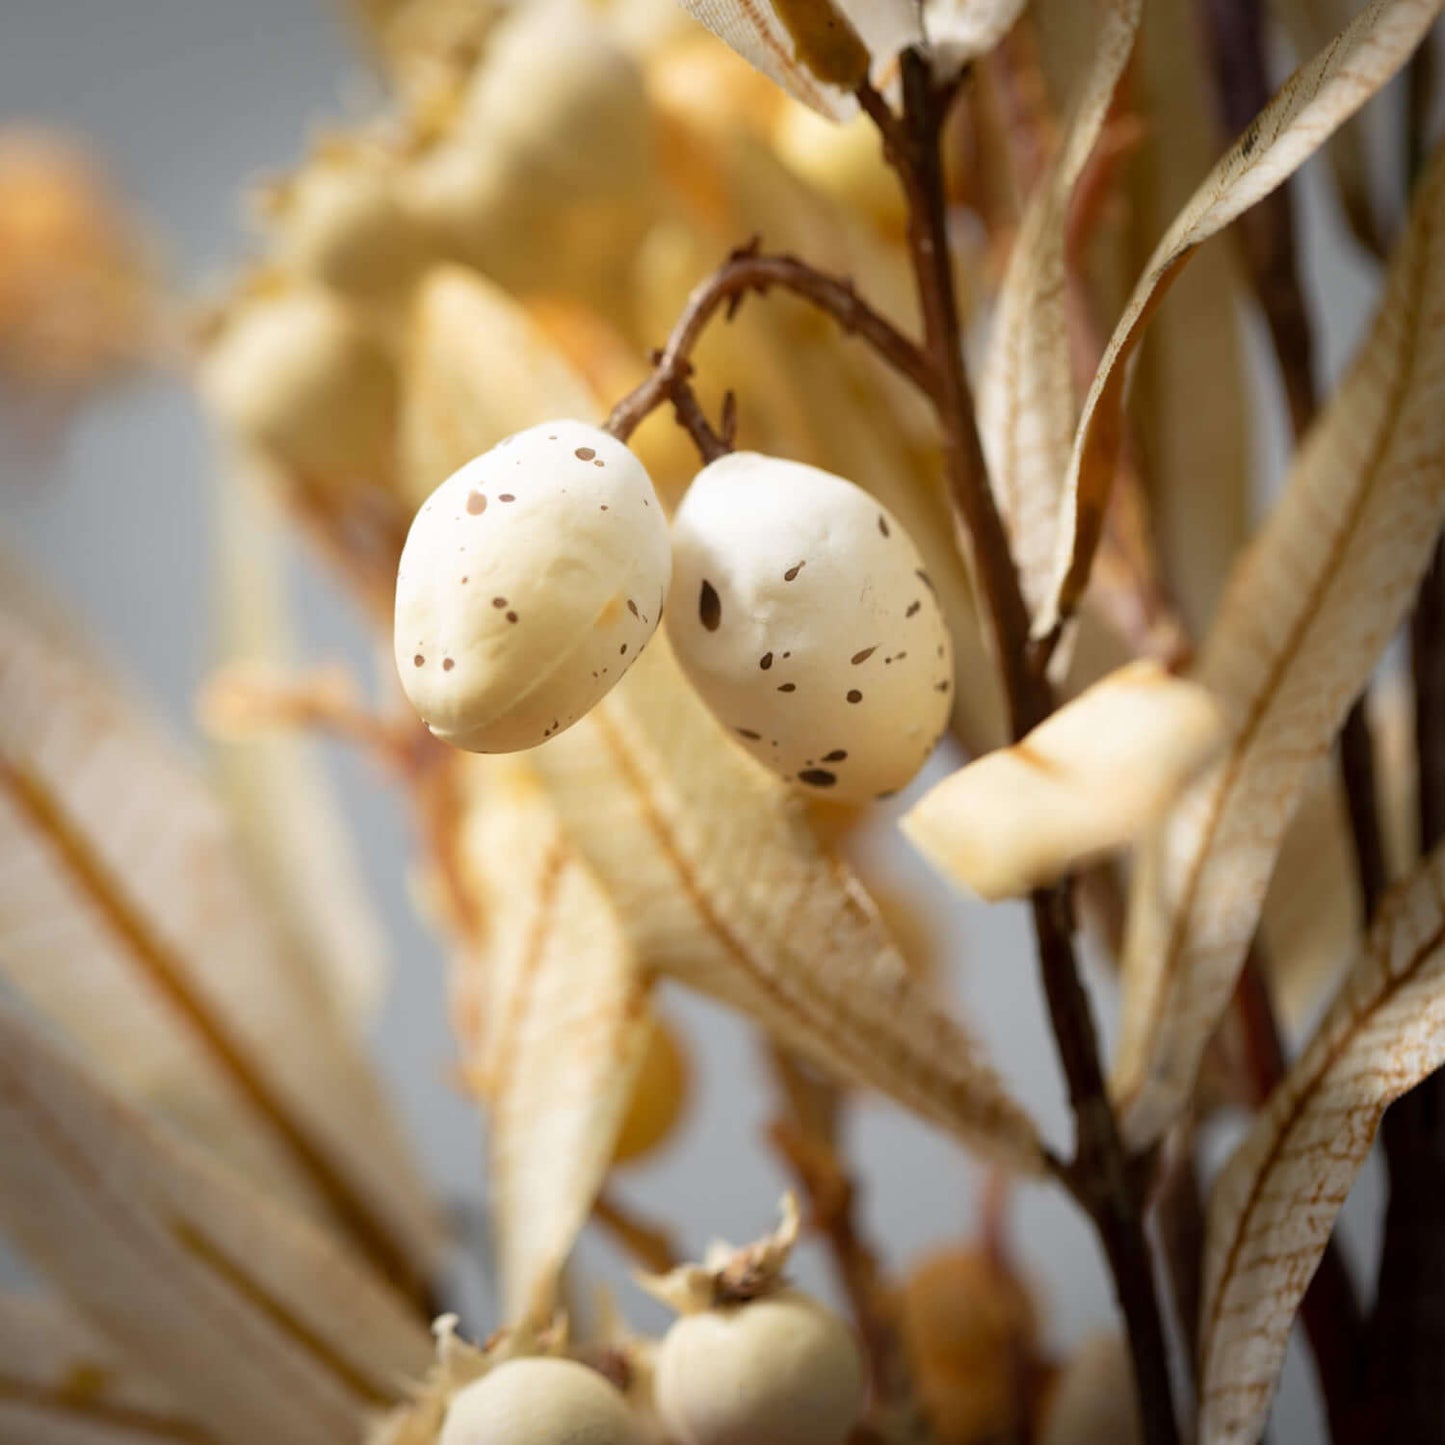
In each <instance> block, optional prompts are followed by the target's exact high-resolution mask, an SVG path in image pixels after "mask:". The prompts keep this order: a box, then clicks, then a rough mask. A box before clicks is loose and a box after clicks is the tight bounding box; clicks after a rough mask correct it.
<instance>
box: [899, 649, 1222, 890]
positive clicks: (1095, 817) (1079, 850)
mask: <svg viewBox="0 0 1445 1445" xmlns="http://www.w3.org/2000/svg"><path fill="white" fill-rule="evenodd" d="M1223 741H1224V719H1223V716H1222V714H1221V712H1220V710H1219V707H1218V706H1217V704H1216V703H1215V702H1214V700H1213V698H1211V697H1210V695H1209V693H1208V692H1207V691H1206V690H1205V689H1204V688H1202V687H1200V686H1199V685H1198V684H1197V683H1192V682H1185V681H1183V680H1182V679H1179V678H1174V677H1170V676H1169V674H1168V673H1167V672H1165V671H1164V670H1163V668H1161V667H1160V666H1159V665H1158V664H1157V663H1155V662H1147V661H1141V662H1134V663H1130V664H1129V665H1127V666H1125V667H1121V668H1120V669H1119V670H1118V671H1117V672H1113V673H1111V674H1110V675H1109V676H1108V677H1106V678H1104V679H1103V680H1102V681H1101V682H1097V683H1095V684H1094V685H1093V686H1092V687H1090V688H1087V689H1086V690H1085V691H1084V692H1082V693H1080V694H1079V696H1078V697H1076V698H1074V699H1073V701H1071V702H1069V703H1066V704H1065V705H1064V706H1063V707H1062V708H1060V709H1059V711H1058V712H1056V713H1055V714H1054V715H1053V716H1052V717H1050V718H1049V719H1048V720H1047V721H1045V722H1043V723H1040V724H1039V726H1038V727H1036V728H1035V729H1034V730H1033V731H1032V732H1031V733H1029V735H1028V736H1027V737H1026V738H1024V739H1023V741H1022V742H1018V743H1015V744H1014V745H1013V746H1012V747H1008V748H1001V749H999V750H997V751H995V752H992V753H987V754H985V755H984V756H983V757H981V758H979V759H978V760H977V761H976V762H972V763H969V764H968V765H967V766H966V767H963V768H960V769H959V771H958V772H956V773H954V774H952V776H950V777H947V778H945V779H944V780H943V781H942V782H941V783H938V784H937V785H936V786H935V787H933V788H932V789H931V790H930V791H929V792H928V793H927V794H925V795H924V797H923V798H922V799H921V800H920V801H919V802H918V803H917V804H915V805H914V807H913V809H912V810H911V811H910V812H909V813H908V814H906V815H905V817H904V819H903V824H902V826H903V831H904V832H905V833H906V834H907V835H908V836H909V837H910V838H911V839H912V840H913V841H914V843H916V844H917V845H918V847H919V848H921V849H922V850H923V852H924V853H926V854H927V855H928V856H929V857H930V858H931V859H932V860H933V861H934V862H935V863H937V864H938V866H939V867H940V868H942V869H943V870H944V872H946V873H948V874H950V875H951V876H952V877H954V878H956V879H958V880H959V882H961V883H964V884H966V885H967V886H968V887H969V888H971V889H973V891H974V892H975V893H978V894H980V895H981V896H982V897H984V898H988V899H999V898H1010V897H1014V896H1016V895H1018V894H1021V893H1027V892H1028V891H1029V890H1030V889H1032V888H1040V887H1042V886H1044V885H1045V884H1047V883H1052V882H1054V881H1055V880H1056V879H1058V878H1061V877H1062V876H1063V875H1064V874H1066V873H1069V872H1072V871H1073V870H1074V869H1075V868H1077V867H1079V866H1080V865H1082V864H1084V863H1088V862H1092V861H1094V860H1095V859H1097V858H1100V857H1102V856H1104V855H1105V854H1107V853H1110V852H1113V851H1114V850H1115V849H1118V848H1122V847H1124V846H1126V845H1127V844H1129V843H1130V842H1132V841H1133V840H1134V839H1135V838H1138V837H1139V836H1140V835H1141V834H1143V833H1144V832H1145V831H1146V830H1147V829H1148V828H1149V827H1150V826H1151V825H1152V824H1153V823H1154V822H1155V821H1157V819H1158V818H1159V817H1161V816H1162V815H1163V813H1164V811H1165V810H1166V809H1167V808H1168V807H1169V806H1170V804H1171V803H1172V802H1173V801H1174V800H1175V798H1176V797H1177V796H1178V794H1179V791H1180V790H1181V789H1182V788H1183V787H1184V786H1185V785H1186V784H1187V783H1188V782H1189V781H1190V780H1191V779H1192V778H1194V777H1195V776H1196V775H1197V774H1198V773H1199V771H1200V769H1201V768H1203V767H1204V766H1205V764H1207V763H1208V762H1209V760H1210V759H1211V758H1212V757H1213V756H1214V754H1215V753H1216V752H1218V750H1219V748H1220V746H1221V744H1222V743H1223Z"/></svg>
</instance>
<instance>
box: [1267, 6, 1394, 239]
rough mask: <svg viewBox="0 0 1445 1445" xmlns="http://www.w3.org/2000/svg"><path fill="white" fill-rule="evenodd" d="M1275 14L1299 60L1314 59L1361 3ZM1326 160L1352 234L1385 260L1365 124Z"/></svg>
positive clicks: (1340, 136) (1329, 149)
mask: <svg viewBox="0 0 1445 1445" xmlns="http://www.w3.org/2000/svg"><path fill="white" fill-rule="evenodd" d="M1272 8H1273V9H1274V12H1275V14H1276V15H1277V16H1278V17H1279V21H1280V24H1281V25H1282V26H1283V27H1284V32H1285V34H1286V35H1287V36H1288V37H1289V41H1290V44H1291V45H1292V46H1293V47H1294V50H1295V54H1297V55H1301V56H1304V55H1313V54H1314V53H1315V51H1317V50H1318V49H1320V47H1321V46H1323V45H1324V44H1325V42H1326V41H1328V40H1329V38H1330V36H1332V35H1334V34H1335V33H1336V32H1337V31H1339V30H1342V29H1343V28H1344V26H1345V24H1346V22H1347V21H1348V20H1349V18H1350V16H1351V15H1352V14H1353V13H1354V11H1355V8H1356V6H1355V0H1273V6H1272ZM1325 156H1326V157H1327V159H1328V160H1329V163H1330V169H1331V170H1332V171H1333V172H1334V177H1335V185H1336V186H1337V187H1338V189H1339V193H1340V204H1341V205H1342V206H1343V207H1344V212H1345V219H1346V220H1347V221H1348V222H1349V225H1350V230H1351V231H1353V232H1354V234H1355V237H1356V239H1357V240H1358V241H1359V242H1360V244H1361V245H1362V246H1364V247H1365V249H1366V250H1369V251H1374V252H1376V253H1378V254H1381V255H1383V254H1384V252H1385V243H1384V240H1383V238H1382V237H1381V234H1380V224H1379V222H1378V220H1376V218H1375V211H1374V206H1373V205H1372V204H1371V201H1370V158H1369V155H1368V153H1367V151H1366V146H1365V133H1364V130H1363V128H1362V127H1361V125H1360V123H1359V122H1358V121H1352V122H1351V123H1350V124H1349V125H1343V126H1341V127H1340V128H1339V130H1338V131H1336V132H1335V134H1334V135H1333V136H1332V137H1331V138H1330V142H1329V144H1328V145H1327V146H1326V147H1325Z"/></svg>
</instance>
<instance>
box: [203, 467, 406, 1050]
mask: <svg viewBox="0 0 1445 1445" xmlns="http://www.w3.org/2000/svg"><path fill="white" fill-rule="evenodd" d="M218 491H219V495H218V497H217V503H216V504H217V507H218V510H219V512H220V519H221V520H220V524H219V527H218V531H217V544H216V545H217V549H218V553H219V555H218V557H217V560H216V571H217V573H218V574H219V575H218V586H217V597H216V609H217V613H218V622H219V628H218V631H219V637H218V651H219V653H220V657H221V660H222V662H223V664H235V665H259V666H261V667H264V668H268V669H275V670H277V671H283V670H284V669H286V668H287V667H288V666H290V665H292V664H294V662H295V660H296V659H295V650H294V647H293V643H292V629H291V625H290V620H289V619H290V612H289V600H290V599H289V598H288V596H287V588H286V582H285V578H284V575H283V574H284V561H285V558H284V556H283V550H282V537H281V533H280V530H279V529H280V526H281V519H280V518H279V517H277V516H276V515H274V513H273V510H272V500H271V496H272V494H271V492H270V491H269V490H268V489H267V488H265V487H264V486H263V485H261V483H260V479H258V478H255V477H250V476H243V475H238V474H232V475H229V476H227V477H226V478H225V479H224V480H223V483H222V485H221V486H220V488H219V489H218ZM216 784H217V790H218V792H219V793H220V796H221V799H222V801H223V802H224V803H225V804H226V805H227V812H228V814H229V816H230V818H231V821H232V823H233V825H234V828H235V833H236V840H237V842H238V844H239V845H240V846H241V848H242V849H243V850H244V852H245V854H246V860H247V863H248V864H249V866H250V869H251V873H252V876H253V877H254V878H255V879H256V882H257V884H258V886H259V887H260V888H261V889H262V890H263V892H264V894H265V898H266V902H267V903H268V904H270V905H271V907H272V909H273V910H274V912H275V915H276V917H277V920H278V922H279V923H280V925H281V926H282V927H283V928H284V929H285V931H286V934H287V937H288V939H289V940H292V941H294V943H295V945H296V950H297V955H298V959H297V961H298V964H300V965H302V966H309V967H311V968H312V969H314V970H315V971H316V973H317V975H318V978H319V979H320V982H321V984H322V987H323V988H324V989H325V990H326V992H327V994H328V996H329V997H330V998H331V999H332V1000H333V1002H334V1004H335V1005H336V1007H337V1008H338V1009H339V1010H340V1012H341V1014H342V1016H343V1017H344V1018H345V1020H346V1021H347V1023H348V1024H349V1025H350V1026H351V1028H352V1029H354V1030H355V1031H356V1032H357V1033H358V1034H362V1033H364V1031H365V1030H366V1029H367V1028H368V1027H369V1026H370V1025H371V1024H372V1023H373V1022H374V1021H375V1019H376V1015H377V1012H378V1010H379V1009H380V1007H381V1001H382V996H383V994H384V993H385V990H386V985H387V981H388V976H389V973H390V959H389V957H388V952H387V940H386V932H385V929H384V928H383V926H382V922H381V918H380V915H379V913H378V912H377V909H376V906H375V904H374V903H373V901H372V898H371V895H370V893H369V892H368V890H367V887H366V883H365V880H364V878H363V875H362V871H361V862H360V859H359V858H358V857H357V852H356V848H355V846H354V843H353V840H352V837H351V834H350V833H349V832H348V831H347V827H346V822H345V819H344V817H343V815H342V811H341V805H340V801H339V799H338V798H337V796H336V793H335V790H334V788H333V787H332V785H331V780H330V778H329V777H328V775H327V773H326V771H325V768H324V767H323V765H322V761H321V758H320V756H319V755H318V751H317V749H316V747H315V745H314V744H312V743H309V742H308V741H306V740H305V739H304V738H302V737H300V736H298V735H297V734H296V733H295V732H293V731H288V730H283V729H267V730H256V731H253V732H251V733H250V734H249V735H247V736H246V737H244V738H239V739H227V740H226V742H224V743H222V744H220V745H218V747H217V749H216Z"/></svg>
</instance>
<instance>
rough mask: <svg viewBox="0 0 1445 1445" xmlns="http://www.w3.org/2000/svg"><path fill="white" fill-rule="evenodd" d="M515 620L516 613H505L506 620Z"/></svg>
mask: <svg viewBox="0 0 1445 1445" xmlns="http://www.w3.org/2000/svg"><path fill="white" fill-rule="evenodd" d="M516 620H517V614H516V613H515V612H509V613H507V621H508V622H515V621H516Z"/></svg>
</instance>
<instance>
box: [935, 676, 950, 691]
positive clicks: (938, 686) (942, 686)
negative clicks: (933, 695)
mask: <svg viewBox="0 0 1445 1445" xmlns="http://www.w3.org/2000/svg"><path fill="white" fill-rule="evenodd" d="M933 690H934V692H947V691H948V679H947V678H944V679H943V681H942V682H936V683H934V684H933Z"/></svg>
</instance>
